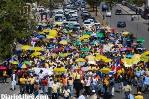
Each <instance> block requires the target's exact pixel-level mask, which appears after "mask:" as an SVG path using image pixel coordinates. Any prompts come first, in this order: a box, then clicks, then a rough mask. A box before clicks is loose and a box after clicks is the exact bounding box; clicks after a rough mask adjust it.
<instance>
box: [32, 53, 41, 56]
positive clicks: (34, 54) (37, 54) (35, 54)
mask: <svg viewBox="0 0 149 99" xmlns="http://www.w3.org/2000/svg"><path fill="white" fill-rule="evenodd" d="M39 55H41V53H40V52H34V53H32V54H31V56H32V57H36V56H39Z"/></svg>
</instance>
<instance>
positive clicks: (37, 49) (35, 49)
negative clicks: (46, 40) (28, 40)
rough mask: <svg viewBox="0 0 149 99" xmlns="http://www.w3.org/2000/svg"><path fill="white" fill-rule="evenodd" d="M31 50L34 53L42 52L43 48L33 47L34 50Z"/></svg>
mask: <svg viewBox="0 0 149 99" xmlns="http://www.w3.org/2000/svg"><path fill="white" fill-rule="evenodd" d="M32 50H34V51H43V48H41V47H34V48H32Z"/></svg>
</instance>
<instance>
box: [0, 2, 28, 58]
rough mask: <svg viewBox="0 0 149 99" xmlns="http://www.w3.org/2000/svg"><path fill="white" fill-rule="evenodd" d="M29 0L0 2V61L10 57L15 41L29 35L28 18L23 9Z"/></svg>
mask: <svg viewBox="0 0 149 99" xmlns="http://www.w3.org/2000/svg"><path fill="white" fill-rule="evenodd" d="M25 1H26V2H28V1H30V2H31V0H0V20H1V21H0V60H2V59H5V58H8V57H9V56H10V55H11V51H12V49H13V48H12V44H13V42H14V40H15V39H19V38H24V37H27V36H28V35H30V32H31V30H29V26H28V24H27V22H28V20H30V19H29V17H28V16H27V15H26V14H23V7H24V5H25V4H26V2H25Z"/></svg>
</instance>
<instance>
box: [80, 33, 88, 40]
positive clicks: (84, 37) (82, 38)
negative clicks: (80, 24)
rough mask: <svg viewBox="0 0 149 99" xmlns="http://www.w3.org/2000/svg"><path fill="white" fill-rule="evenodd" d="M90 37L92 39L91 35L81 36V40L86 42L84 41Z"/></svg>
mask: <svg viewBox="0 0 149 99" xmlns="http://www.w3.org/2000/svg"><path fill="white" fill-rule="evenodd" d="M90 37H91V36H90V35H87V34H85V35H83V36H81V37H80V38H79V39H80V40H84V39H89V38H90Z"/></svg>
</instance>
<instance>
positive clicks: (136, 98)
mask: <svg viewBox="0 0 149 99" xmlns="http://www.w3.org/2000/svg"><path fill="white" fill-rule="evenodd" d="M135 99H144V98H143V96H142V95H137V96H135Z"/></svg>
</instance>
